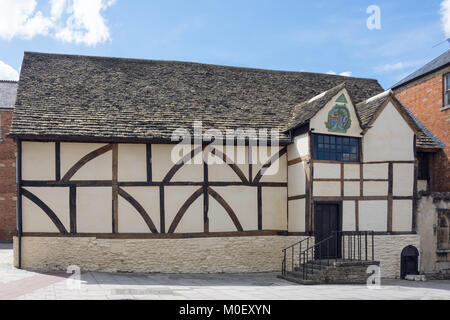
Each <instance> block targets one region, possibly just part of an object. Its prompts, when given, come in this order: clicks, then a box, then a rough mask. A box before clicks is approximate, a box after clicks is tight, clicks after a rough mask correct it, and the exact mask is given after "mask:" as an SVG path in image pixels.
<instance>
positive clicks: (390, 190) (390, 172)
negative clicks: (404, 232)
mask: <svg viewBox="0 0 450 320" xmlns="http://www.w3.org/2000/svg"><path fill="white" fill-rule="evenodd" d="M388 177H389V182H388V207H387V231H388V232H391V231H392V220H393V219H392V214H393V213H392V210H393V188H394V164H393V163H392V162H390V163H389V169H388Z"/></svg>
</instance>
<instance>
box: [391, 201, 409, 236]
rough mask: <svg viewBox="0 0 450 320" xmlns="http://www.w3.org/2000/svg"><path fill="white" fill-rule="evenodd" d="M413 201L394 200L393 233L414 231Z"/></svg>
mask: <svg viewBox="0 0 450 320" xmlns="http://www.w3.org/2000/svg"><path fill="white" fill-rule="evenodd" d="M412 215H413V201H412V200H394V201H393V205H392V231H404V232H409V231H412V230H411V229H412Z"/></svg>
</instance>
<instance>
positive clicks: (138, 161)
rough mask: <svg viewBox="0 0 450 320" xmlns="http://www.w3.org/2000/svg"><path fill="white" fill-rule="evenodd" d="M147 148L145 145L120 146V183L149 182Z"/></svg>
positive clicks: (118, 165)
mask: <svg viewBox="0 0 450 320" xmlns="http://www.w3.org/2000/svg"><path fill="white" fill-rule="evenodd" d="M146 158H147V146H146V145H145V144H119V146H118V164H117V167H118V179H119V181H147V162H146Z"/></svg>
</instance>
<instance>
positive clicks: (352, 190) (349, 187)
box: [344, 181, 361, 197]
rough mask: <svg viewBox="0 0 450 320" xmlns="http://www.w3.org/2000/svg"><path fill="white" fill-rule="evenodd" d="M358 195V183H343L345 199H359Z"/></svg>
mask: <svg viewBox="0 0 450 320" xmlns="http://www.w3.org/2000/svg"><path fill="white" fill-rule="evenodd" d="M360 194H361V191H360V182H355V181H345V182H344V196H345V197H359V196H360Z"/></svg>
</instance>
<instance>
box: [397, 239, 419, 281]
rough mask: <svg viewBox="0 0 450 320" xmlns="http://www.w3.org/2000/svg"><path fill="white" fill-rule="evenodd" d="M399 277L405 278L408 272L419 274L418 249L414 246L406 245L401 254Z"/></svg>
mask: <svg viewBox="0 0 450 320" xmlns="http://www.w3.org/2000/svg"><path fill="white" fill-rule="evenodd" d="M400 269H401V271H400V272H401V274H400V275H401V278H402V279H405V277H406V276H407V275H408V274H412V275H413V274H419V250H417V248H416V247H414V246H407V247H406V248H404V249H403V250H402V255H401V267H400Z"/></svg>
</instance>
